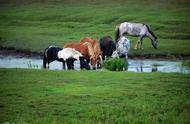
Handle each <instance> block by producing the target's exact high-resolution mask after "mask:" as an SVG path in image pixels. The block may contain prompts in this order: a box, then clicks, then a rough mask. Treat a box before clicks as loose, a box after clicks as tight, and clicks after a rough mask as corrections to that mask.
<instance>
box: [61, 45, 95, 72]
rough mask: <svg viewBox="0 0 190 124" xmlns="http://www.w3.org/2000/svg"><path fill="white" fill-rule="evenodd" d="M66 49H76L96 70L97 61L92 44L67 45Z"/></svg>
mask: <svg viewBox="0 0 190 124" xmlns="http://www.w3.org/2000/svg"><path fill="white" fill-rule="evenodd" d="M64 48H74V49H75V50H77V51H79V52H80V53H81V54H82V55H83V56H84V57H85V58H86V59H87V61H88V63H89V62H90V64H91V66H92V68H93V69H94V70H95V69H96V63H97V59H96V56H95V54H94V50H93V48H92V45H91V44H90V43H84V44H80V43H67V44H65V45H64Z"/></svg>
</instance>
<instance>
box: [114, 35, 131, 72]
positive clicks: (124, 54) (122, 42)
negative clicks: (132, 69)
mask: <svg viewBox="0 0 190 124" xmlns="http://www.w3.org/2000/svg"><path fill="white" fill-rule="evenodd" d="M116 46H117V48H116V50H115V51H114V52H113V54H112V57H113V58H115V57H119V58H124V61H125V65H124V70H127V69H128V52H129V49H130V41H129V39H127V38H126V37H125V36H123V37H121V38H120V39H119V41H118V42H117V44H116Z"/></svg>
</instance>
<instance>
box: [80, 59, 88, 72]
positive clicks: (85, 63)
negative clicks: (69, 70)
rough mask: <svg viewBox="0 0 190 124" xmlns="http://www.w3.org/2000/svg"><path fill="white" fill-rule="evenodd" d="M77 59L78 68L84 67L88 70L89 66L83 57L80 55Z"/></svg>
mask: <svg viewBox="0 0 190 124" xmlns="http://www.w3.org/2000/svg"><path fill="white" fill-rule="evenodd" d="M79 60H80V68H81V69H83V68H85V69H86V70H90V66H89V64H88V62H87V60H86V58H85V57H83V56H81V57H79Z"/></svg>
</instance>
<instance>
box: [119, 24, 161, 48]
mask: <svg viewBox="0 0 190 124" xmlns="http://www.w3.org/2000/svg"><path fill="white" fill-rule="evenodd" d="M115 30H116V33H115V34H116V39H115V41H116V42H118V40H119V38H121V37H122V36H123V35H124V34H128V35H130V36H138V40H137V43H136V45H135V47H134V49H143V48H142V44H143V38H144V37H145V36H147V37H148V38H149V39H150V40H151V43H152V46H153V47H154V48H155V49H157V43H158V41H157V37H156V36H155V34H154V33H153V32H152V31H151V30H150V28H149V26H148V25H146V24H141V23H131V22H123V23H120V24H118V25H117V26H116V29H115Z"/></svg>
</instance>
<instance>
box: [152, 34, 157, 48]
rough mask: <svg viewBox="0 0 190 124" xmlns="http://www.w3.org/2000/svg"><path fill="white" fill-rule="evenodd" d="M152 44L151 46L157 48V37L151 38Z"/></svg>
mask: <svg viewBox="0 0 190 124" xmlns="http://www.w3.org/2000/svg"><path fill="white" fill-rule="evenodd" d="M152 46H153V47H154V48H155V49H157V48H158V39H157V37H155V39H154V40H152Z"/></svg>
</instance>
